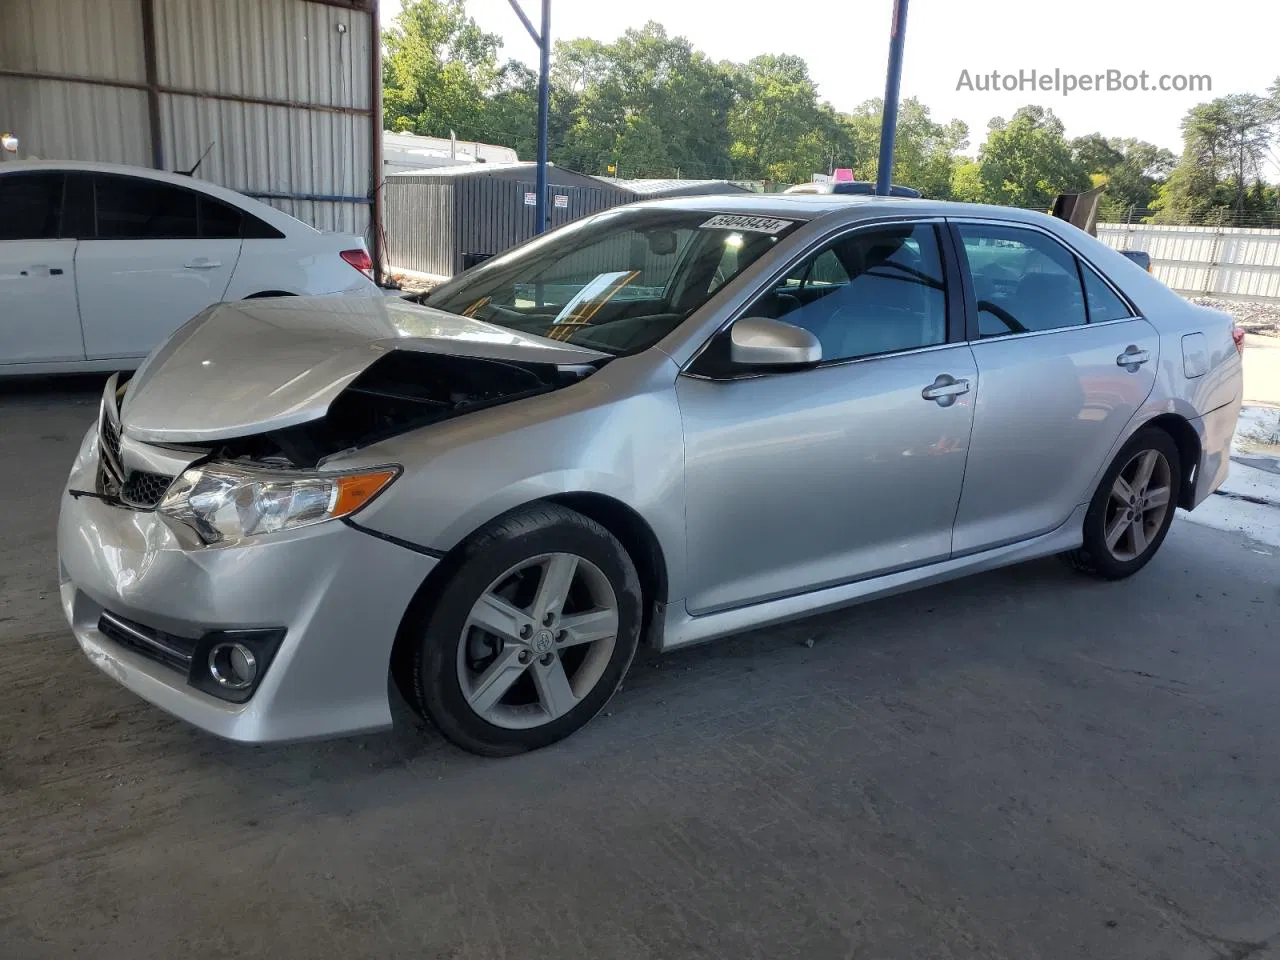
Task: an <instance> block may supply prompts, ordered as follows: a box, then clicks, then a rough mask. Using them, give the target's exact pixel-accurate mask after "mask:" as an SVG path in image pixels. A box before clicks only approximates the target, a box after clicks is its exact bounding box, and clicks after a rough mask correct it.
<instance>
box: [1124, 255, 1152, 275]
mask: <svg viewBox="0 0 1280 960" xmlns="http://www.w3.org/2000/svg"><path fill="white" fill-rule="evenodd" d="M1120 255H1121V256H1123V257H1128V258H1129V259H1130V260H1132V261H1133V262H1134V263H1136V264H1137V265H1138V266H1140V267H1141V268H1142V269H1143V270H1145V271H1147V273H1150V272H1151V254H1149V253H1147V251H1145V250H1121V251H1120Z"/></svg>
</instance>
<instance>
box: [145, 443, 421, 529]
mask: <svg viewBox="0 0 1280 960" xmlns="http://www.w3.org/2000/svg"><path fill="white" fill-rule="evenodd" d="M399 474H400V470H399V468H397V467H379V468H378V469H376V470H369V471H365V472H362V473H286V472H276V471H269V470H257V469H253V468H249V467H240V466H236V465H234V464H229V463H212V464H208V465H206V466H203V467H194V468H192V469H190V470H188V471H186V472H185V473H183V475H182V476H181V477H179V478H178V479H177V480H176V481H175V482H174V484H173V486H172V487H170V488H169V492H168V493H167V494H166V495H165V498H164V500H162V501H161V503H160V506H159V507H157V508H156V510H157V512H159V513H160V514H161V515H163V516H166V517H170V518H172V519H174V520H177V521H178V522H180V523H184V524H186V525H187V526H188V527H191V528H192V529H193V530H195V531H196V533H198V534H199V535H200V539H201V540H203V541H204V542H205V543H234V542H235V541H238V540H244V539H245V538H246V537H255V536H258V535H259V534H264V533H277V532H279V531H281V530H294V529H296V528H298V527H306V526H310V525H311V524H313V523H323V522H324V521H325V520H336V519H337V518H338V517H345V516H347V515H348V514H351V513H354V512H355V511H357V510H359V509H360V508H361V507H363V506H364V505H365V504H367V503H368V502H369V501H370V500H372V499H373V498H374V497H376V496H377V495H378V494H379V493H381V492H382V491H383V490H384V489H385V488H386V486H387V484H389V483H391V481H392V480H394V479H395V478H396V477H397V476H399Z"/></svg>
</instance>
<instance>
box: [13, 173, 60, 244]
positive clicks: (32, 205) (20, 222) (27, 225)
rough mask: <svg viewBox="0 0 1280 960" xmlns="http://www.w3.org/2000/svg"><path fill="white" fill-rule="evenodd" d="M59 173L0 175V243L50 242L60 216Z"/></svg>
mask: <svg viewBox="0 0 1280 960" xmlns="http://www.w3.org/2000/svg"><path fill="white" fill-rule="evenodd" d="M63 179H64V178H63V175H62V174H61V173H8V174H3V175H0V240H51V239H54V238H55V237H57V236H58V222H59V220H60V219H61V216H62V185H63Z"/></svg>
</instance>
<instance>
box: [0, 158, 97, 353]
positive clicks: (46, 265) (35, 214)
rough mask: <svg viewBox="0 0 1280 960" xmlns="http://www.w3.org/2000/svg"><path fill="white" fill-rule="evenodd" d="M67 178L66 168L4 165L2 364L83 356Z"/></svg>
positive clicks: (0, 208) (0, 192) (0, 191)
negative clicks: (66, 224)
mask: <svg viewBox="0 0 1280 960" xmlns="http://www.w3.org/2000/svg"><path fill="white" fill-rule="evenodd" d="M65 184H66V175H65V174H64V173H62V172H61V171H52V170H51V171H41V172H23V173H0V364H11V363H41V362H59V361H64V362H65V361H68V360H83V359H84V341H83V340H82V339H81V337H80V313H79V310H78V309H77V306H76V279H75V255H76V240H75V237H74V234H72V236H71V237H70V238H68V239H61V236H62V232H61V230H60V222H61V219H62V210H63V195H64V192H65Z"/></svg>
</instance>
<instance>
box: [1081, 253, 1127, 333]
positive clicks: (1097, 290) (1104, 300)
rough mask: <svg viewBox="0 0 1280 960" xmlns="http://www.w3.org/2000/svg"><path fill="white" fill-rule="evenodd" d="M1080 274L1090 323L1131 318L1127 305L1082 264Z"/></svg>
mask: <svg viewBox="0 0 1280 960" xmlns="http://www.w3.org/2000/svg"><path fill="white" fill-rule="evenodd" d="M1080 273H1081V274H1083V276H1084V296H1085V299H1086V300H1087V301H1088V303H1089V322H1090V323H1104V322H1106V321H1107V320H1124V319H1127V318H1128V317H1131V316H1133V311H1132V310H1130V309H1129V305H1128V304H1127V303H1125V302H1124V301H1123V300H1121V299H1120V298H1119V297H1118V296H1116V293H1115V291H1114V290H1112V289H1111V288H1110V287H1109V286H1107V285H1106V283H1105V282H1104V281H1103V279H1102V278H1101V277H1100V276H1098V275H1097V274H1096V273H1094V272H1093V270H1092V269H1090V268H1089V267H1087V266H1085V265H1084V264H1083V263H1082V264H1080Z"/></svg>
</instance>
